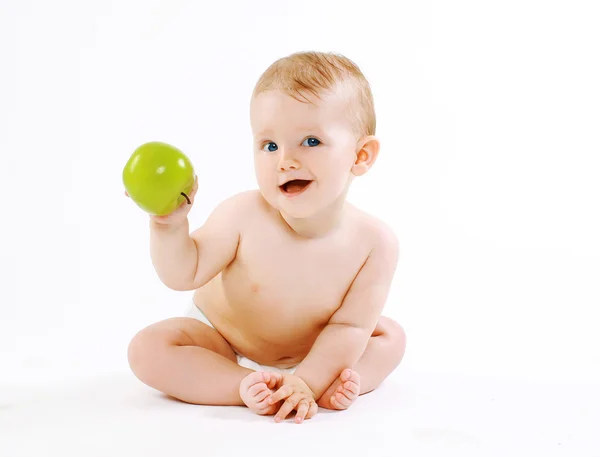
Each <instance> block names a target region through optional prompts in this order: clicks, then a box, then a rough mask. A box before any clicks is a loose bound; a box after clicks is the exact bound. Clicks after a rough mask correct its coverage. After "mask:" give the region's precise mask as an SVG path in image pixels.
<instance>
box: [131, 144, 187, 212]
mask: <svg viewBox="0 0 600 457" xmlns="http://www.w3.org/2000/svg"><path fill="white" fill-rule="evenodd" d="M194 179H195V174H194V167H193V166H192V163H191V162H190V159H189V158H188V157H187V156H186V155H185V154H184V153H183V152H181V151H180V150H179V149H177V148H176V147H174V146H171V145H170V144H166V143H161V142H158V141H152V142H149V143H145V144H142V145H141V146H139V147H138V148H137V149H136V150H135V151H133V154H131V157H130V158H129V160H128V161H127V163H126V164H125V168H123V184H124V186H125V190H126V191H127V193H128V194H129V197H131V199H132V200H133V201H134V202H135V203H136V204H137V205H138V206H139V207H140V208H142V209H143V210H144V211H146V212H147V213H149V214H152V215H156V216H164V215H166V214H170V213H172V212H173V211H174V210H175V209H176V208H178V207H179V205H181V204H182V203H183V202H187V203H190V200H189V198H188V195H189V194H190V192H191V190H192V187H193V186H194Z"/></svg>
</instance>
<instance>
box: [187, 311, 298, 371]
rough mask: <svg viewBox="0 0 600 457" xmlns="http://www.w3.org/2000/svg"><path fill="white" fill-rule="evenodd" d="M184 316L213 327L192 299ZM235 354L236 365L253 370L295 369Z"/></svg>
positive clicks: (294, 368)
mask: <svg viewBox="0 0 600 457" xmlns="http://www.w3.org/2000/svg"><path fill="white" fill-rule="evenodd" d="M185 317H192V318H194V319H197V320H199V321H200V322H203V323H204V324H206V325H208V326H209V327H211V328H215V327H214V326H213V325H212V324H211V323H210V321H209V320H208V318H207V317H206V316H205V315H204V313H203V312H202V311H201V310H200V309H199V308H198V307H197V306H196V305H195V303H194V301H193V300H191V301H190V304H189V305H188V308H187V310H186V312H185ZM236 356H237V361H238V365H240V366H242V367H245V368H249V369H251V370H255V371H269V372H277V373H289V374H292V373H294V371H296V367H295V366H294V367H291V368H277V367H270V366H266V365H260V364H258V363H256V362H255V361H254V360H250V359H249V358H247V357H244V356H243V355H240V354H238V353H237V352H236Z"/></svg>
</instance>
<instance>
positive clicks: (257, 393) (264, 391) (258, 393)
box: [248, 383, 271, 403]
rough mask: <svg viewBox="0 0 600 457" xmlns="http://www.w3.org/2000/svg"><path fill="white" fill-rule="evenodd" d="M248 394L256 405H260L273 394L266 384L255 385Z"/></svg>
mask: <svg viewBox="0 0 600 457" xmlns="http://www.w3.org/2000/svg"><path fill="white" fill-rule="evenodd" d="M248 394H249V395H250V396H251V397H252V398H253V399H254V401H255V402H256V403H260V402H261V401H263V400H264V399H265V398H267V397H268V396H269V395H270V394H271V391H270V390H269V388H268V387H267V385H266V384H264V383H263V384H255V385H253V386H252V387H250V389H248Z"/></svg>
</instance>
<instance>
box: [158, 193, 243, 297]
mask: <svg viewBox="0 0 600 457" xmlns="http://www.w3.org/2000/svg"><path fill="white" fill-rule="evenodd" d="M247 199H248V195H246V194H245V193H242V194H238V195H235V196H233V197H230V198H228V199H226V200H225V201H223V202H222V203H221V204H219V205H218V206H217V207H216V208H215V209H214V211H213V212H212V213H211V214H210V216H209V217H208V218H207V220H206V222H205V223H204V224H203V225H202V226H201V227H200V228H198V229H197V230H195V231H194V232H193V233H191V234H190V233H189V223H188V219H187V217H186V218H185V219H184V220H182V221H181V222H178V223H176V224H158V223H153V222H151V224H150V252H151V257H152V263H153V265H154V268H155V270H156V272H157V274H158V276H159V278H160V280H161V281H162V282H163V283H164V284H165V285H166V286H167V287H169V288H171V289H174V290H181V291H185V290H193V289H197V288H199V287H202V286H203V285H204V284H206V283H207V282H208V281H210V280H211V279H212V278H213V277H215V276H216V275H217V274H218V273H219V272H220V271H222V270H223V269H224V268H225V267H226V266H227V265H228V264H229V263H230V262H231V261H232V260H233V259H234V257H235V254H236V251H237V246H238V241H239V233H240V224H241V221H242V220H243V217H244V216H243V213H244V209H245V208H247V207H248V206H249V205H248V204H247V201H246V200H247Z"/></svg>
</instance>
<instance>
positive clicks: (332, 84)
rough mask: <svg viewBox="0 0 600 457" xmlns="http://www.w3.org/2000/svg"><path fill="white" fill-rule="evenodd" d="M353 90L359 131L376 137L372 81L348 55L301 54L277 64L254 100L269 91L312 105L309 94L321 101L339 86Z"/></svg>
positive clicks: (262, 78) (261, 82)
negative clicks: (322, 95)
mask: <svg viewBox="0 0 600 457" xmlns="http://www.w3.org/2000/svg"><path fill="white" fill-rule="evenodd" d="M342 85H343V86H345V87H348V88H349V89H350V100H351V101H352V103H353V105H354V106H355V108H356V109H355V110H352V111H353V116H354V118H355V119H354V120H355V121H356V124H357V126H356V127H357V130H358V133H359V134H362V135H375V124H376V120H375V108H374V103H373V94H372V93H371V87H370V85H369V82H368V81H367V79H366V78H365V76H364V75H363V73H362V72H361V70H360V69H359V68H358V66H357V65H356V64H355V63H354V62H353V61H351V60H350V59H348V58H347V57H345V56H342V55H339V54H334V53H325V52H316V51H310V52H297V53H294V54H291V55H289V56H287V57H283V58H281V59H279V60H276V61H275V62H273V63H272V64H271V65H270V66H269V68H267V69H266V70H265V71H264V73H263V74H262V75H261V76H260V78H259V80H258V82H257V83H256V86H255V87H254V91H253V93H252V98H254V97H256V96H257V95H258V94H260V93H262V92H266V91H269V90H280V91H282V92H284V93H286V94H288V95H290V96H291V97H293V98H295V99H296V100H299V101H302V102H308V103H310V100H309V99H308V98H307V97H306V95H305V94H306V93H307V92H308V93H311V94H313V95H314V96H316V97H317V98H320V94H321V93H322V92H323V91H334V90H335V89H336V88H337V87H339V86H342Z"/></svg>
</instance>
